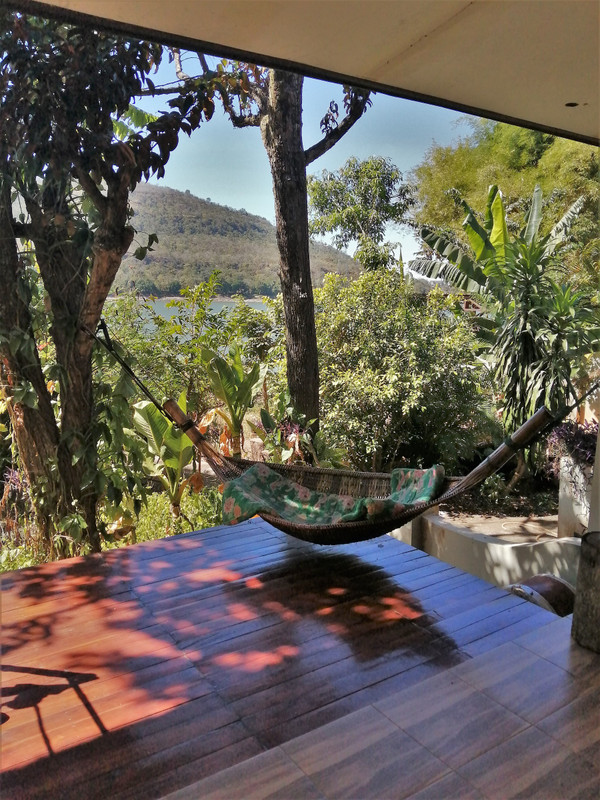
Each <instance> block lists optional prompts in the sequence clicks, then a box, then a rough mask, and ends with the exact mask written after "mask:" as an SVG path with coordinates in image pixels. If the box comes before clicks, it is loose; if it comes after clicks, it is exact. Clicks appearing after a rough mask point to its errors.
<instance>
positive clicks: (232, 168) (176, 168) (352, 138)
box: [140, 57, 469, 260]
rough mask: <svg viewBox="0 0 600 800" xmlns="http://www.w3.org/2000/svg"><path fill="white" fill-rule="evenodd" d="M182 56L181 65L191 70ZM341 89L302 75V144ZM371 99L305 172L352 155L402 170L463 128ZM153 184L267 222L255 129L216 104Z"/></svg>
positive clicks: (269, 204) (434, 113)
mask: <svg viewBox="0 0 600 800" xmlns="http://www.w3.org/2000/svg"><path fill="white" fill-rule="evenodd" d="M190 58H191V57H188V61H187V64H184V68H186V69H187V70H188V71H189V72H192V71H194V72H195V71H196V70H195V67H194V63H193V61H190ZM171 74H174V73H172V67H170V68H169V67H161V69H160V71H159V73H158V75H157V76H152V77H153V80H155V82H156V84H157V85H158V84H160V83H162V82H163V81H167V80H168V79H169V77H170V75H171ZM342 97H343V93H342V89H341V87H340V86H338V85H336V84H331V83H327V82H325V81H317V80H314V79H309V78H307V79H306V80H305V82H304V95H303V139H304V146H305V147H309V146H310V145H311V144H313V143H314V142H316V141H318V140H319V139H320V138H321V134H320V130H319V122H320V120H321V118H322V117H323V115H324V114H325V112H326V110H327V108H328V106H329V102H330V101H331V100H335V101H336V102H337V103H338V105H339V107H340V109H342V108H343V105H342ZM372 99H373V105H372V106H371V108H369V109H368V111H367V113H366V114H365V115H364V116H363V118H362V119H360V120H359V121H358V122H357V123H356V125H355V126H354V127H353V128H352V130H350V131H349V133H348V134H347V135H346V136H345V137H344V138H343V139H342V140H341V141H340V142H338V144H336V145H335V147H333V149H332V150H330V151H329V152H328V153H326V154H325V155H324V156H322V157H321V158H319V159H318V160H317V161H315V162H313V163H312V164H311V165H310V167H309V173H310V174H318V173H320V172H321V171H322V170H324V169H327V170H329V171H333V170H337V169H339V168H340V167H341V166H342V165H343V164H344V162H345V161H346V160H347V159H348V158H350V156H355V157H357V158H359V159H364V158H367V157H368V156H372V155H376V156H386V157H388V158H390V159H391V160H392V161H393V162H394V163H395V164H396V166H398V167H399V169H400V170H401V172H402V173H404V174H406V173H408V172H409V171H410V170H411V169H413V168H414V167H415V166H417V165H418V164H419V163H421V162H422V161H423V159H424V157H425V154H426V152H427V150H428V149H429V148H430V147H431V145H432V144H434V143H437V144H440V145H448V144H451V143H453V142H456V141H458V139H460V138H461V137H464V136H466V135H467V134H468V133H469V126H468V124H467V122H466V118H465V116H464V115H462V114H459V113H457V112H454V111H450V110H448V109H444V108H437V107H435V106H429V105H426V104H424V103H416V102H414V101H409V100H402V99H399V98H396V97H389V96H387V95H383V94H376V95H374V96H373V98H372ZM140 106H142V107H143V108H145V109H146V110H148V111H158V110H166V102H165V100H164V99H161V98H158V99H157V100H156V101H150V100H149V99H145V100H144V101H143V102H140ZM157 183H159V184H161V185H163V186H169V187H171V188H173V189H179V190H180V191H186V190H189V191H190V192H191V193H192V194H194V195H196V196H197V197H201V198H206V199H208V198H209V199H210V200H212V201H213V202H215V203H220V204H221V205H226V206H230V207H232V208H243V209H245V210H246V211H248V212H250V213H252V214H258V215H259V216H261V217H265V218H266V219H268V220H269V221H270V222H274V209H273V194H272V189H271V173H270V170H269V163H268V160H267V157H266V154H265V151H264V148H263V145H262V142H261V137H260V131H259V130H258V128H246V129H243V130H239V129H234V128H233V126H232V125H231V123H230V122H229V120H228V118H227V117H226V116H225V115H224V113H223V111H222V110H221V109H219V107H218V106H217V108H216V110H215V114H214V116H213V118H212V119H211V120H210V122H208V123H205V124H203V125H202V127H201V128H200V129H199V130H198V131H196V132H195V133H194V134H193V135H192V136H191V137H190V138H189V139H188V137H187V136H183V137H182V139H181V140H180V143H179V145H178V147H177V149H176V150H175V151H174V152H173V154H172V155H171V159H170V161H169V163H168V165H167V168H166V175H165V178H164V179H162V181H157ZM389 238H390V241H394V242H395V241H398V242H401V244H402V253H403V258H404V259H405V260H406V259H407V258H410V257H411V256H412V255H413V254H414V252H416V250H417V249H418V243H417V241H416V240H415V239H414V237H413V236H412V234H410V233H409V232H408V231H403V230H398V229H397V230H394V231H390V232H389Z"/></svg>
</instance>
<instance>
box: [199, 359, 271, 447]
mask: <svg viewBox="0 0 600 800" xmlns="http://www.w3.org/2000/svg"><path fill="white" fill-rule="evenodd" d="M202 360H203V361H204V363H205V364H206V372H207V375H208V379H209V381H210V385H211V388H212V390H213V392H214V394H215V396H216V397H217V399H218V400H221V401H222V402H223V403H224V404H225V408H223V407H219V408H215V409H214V412H215V413H216V414H218V415H219V416H220V417H221V419H222V420H223V422H224V423H225V425H226V426H227V429H228V431H229V434H230V437H231V453H232V455H233V457H234V458H239V457H240V456H241V451H242V424H243V422H244V417H245V416H246V412H247V411H248V409H250V408H252V401H253V398H254V393H255V391H256V387H257V385H258V384H259V383H261V382H262V380H263V374H262V372H261V368H260V365H259V364H254V365H253V366H252V368H251V369H250V371H249V372H248V373H246V372H245V371H244V365H243V363H242V350H241V348H240V346H239V345H238V344H234V345H232V346H231V347H230V348H229V351H228V358H227V359H225V358H223V356H221V355H219V354H218V353H215V352H214V351H213V350H210V349H208V348H203V349H202ZM209 413H210V412H209Z"/></svg>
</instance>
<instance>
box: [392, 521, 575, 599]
mask: <svg viewBox="0 0 600 800" xmlns="http://www.w3.org/2000/svg"><path fill="white" fill-rule="evenodd" d="M391 535H392V536H394V537H395V538H396V539H399V540H400V541H402V542H405V543H406V544H410V545H412V546H413V547H417V548H418V549H419V550H423V551H424V552H426V553H429V555H432V556H435V557H436V558H439V559H440V560H441V561H445V562H446V563H447V564H452V565H453V566H455V567H459V569H462V570H464V571H465V572H469V573H470V574H471V575H476V576H477V577H478V578H483V580H486V581H488V582H489V583H493V584H495V585H496V586H500V587H505V586H508V585H509V584H512V583H520V582H521V581H523V580H525V579H527V578H531V577H532V576H534V575H540V574H542V573H549V574H551V575H556V576H557V577H558V578H562V579H563V580H565V581H567V582H568V583H570V584H571V585H572V586H575V584H576V582H577V570H578V568H579V551H580V541H581V540H580V539H577V538H574V537H568V538H563V539H558V538H557V539H553V540H551V541H548V540H546V541H543V542H532V543H518V544H511V543H510V542H507V541H502V540H500V539H498V538H496V537H494V536H489V535H487V534H485V533H476V532H474V531H472V530H468V529H466V528H461V527H459V526H458V525H454V524H452V523H451V522H449V521H448V520H447V519H445V518H444V517H440V516H439V514H435V513H433V514H432V513H429V514H425V515H423V516H422V517H420V518H418V519H416V520H413V521H412V522H411V523H409V524H408V525H405V526H404V527H402V528H399V529H398V530H396V531H393V532H392V534H391Z"/></svg>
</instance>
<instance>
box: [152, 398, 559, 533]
mask: <svg viewBox="0 0 600 800" xmlns="http://www.w3.org/2000/svg"><path fill="white" fill-rule="evenodd" d="M162 408H163V410H164V412H165V413H166V414H167V416H168V417H169V418H170V419H171V420H172V421H173V422H174V423H175V424H176V425H177V426H178V427H179V428H180V429H181V430H182V431H183V432H184V433H185V434H186V435H187V436H188V438H189V439H190V440H191V441H192V443H193V444H194V445H195V446H196V447H197V449H198V451H199V453H200V455H201V456H204V458H206V460H207V461H208V463H209V464H210V466H211V468H212V469H213V471H214V472H215V474H216V475H217V477H218V478H219V479H220V480H221V481H223V482H224V483H226V484H229V483H230V482H233V484H235V483H236V481H237V480H238V479H240V478H241V476H244V475H245V473H247V472H248V470H251V469H252V468H255V471H256V467H257V465H260V470H261V471H263V472H264V470H267V471H268V472H269V473H272V474H273V476H275V479H279V480H280V481H281V479H283V483H282V484H280V485H276V486H275V491H276V492H277V493H278V494H280V495H281V494H283V493H285V492H286V491H287V492H292V493H293V494H295V496H296V497H298V496H299V497H300V499H302V494H303V493H302V492H301V491H300V492H298V489H297V488H295V487H302V488H303V489H305V490H306V492H305V500H306V511H309V510H311V509H314V504H315V497H319V498H320V497H323V496H324V497H326V498H331V497H332V496H335V497H337V498H338V499H339V498H353V499H354V500H358V501H360V500H364V501H365V502H364V503H363V506H364V507H365V516H362V517H360V518H358V519H343V518H339V517H338V514H337V512H334V514H333V515H332V519H331V521H330V522H326V521H323V518H321V519H319V520H318V521H316V522H315V521H306V520H303V519H300V517H301V516H309V517H310V516H311V514H310V513H303V512H302V510H301V511H300V512H299V513H298V514H297V515H296V516H297V517H298V518H297V519H293V516H294V514H291V513H290V514H285V513H284V514H283V515H282V514H277V513H273V510H272V508H267V506H271V505H272V504H271V503H269V502H267V500H265V508H260V507H259V508H257V509H256V510H257V512H258V514H259V515H260V516H261V517H262V519H264V520H265V521H266V522H269V523H270V524H271V525H273V526H274V527H276V528H278V529H279V530H281V531H283V532H284V533H288V534H290V535H291V536H295V537H296V538H297V539H302V540H304V541H306V542H311V543H313V544H320V545H334V544H350V543H352V542H360V541H364V540H366V539H373V538H375V537H377V536H382V535H383V534H385V533H389V532H390V531H393V530H395V529H396V528H399V527H401V526H402V525H404V524H406V523H407V522H409V521H410V520H411V519H414V518H415V517H418V516H419V515H420V514H422V513H423V512H424V511H426V510H427V509H428V508H432V507H433V506H436V505H439V504H440V503H446V502H448V501H450V500H452V499H453V498H455V497H458V496H459V495H461V494H463V493H464V492H466V491H468V490H469V489H472V488H474V487H475V486H477V485H478V484H479V483H481V482H482V481H484V480H485V479H486V478H488V477H489V476H490V475H492V474H493V473H494V472H496V471H497V470H499V469H500V468H501V467H502V466H503V465H504V464H506V462H507V461H509V460H510V459H511V458H512V457H513V456H514V455H515V453H516V452H517V451H518V450H520V449H521V448H523V447H525V446H527V444H529V443H530V442H531V441H532V440H533V439H534V438H535V437H536V436H537V435H538V434H539V433H540V432H541V431H542V430H543V429H544V428H545V427H546V426H548V425H549V424H550V423H553V422H555V419H554V418H553V417H552V415H551V414H550V412H549V411H548V410H547V409H546V408H544V407H542V408H540V409H539V410H538V411H536V413H535V414H534V415H533V416H532V417H531V418H530V419H529V420H527V422H525V423H524V424H523V425H522V426H521V427H520V428H519V429H518V430H517V431H516V432H515V433H514V434H513V435H512V436H509V437H508V438H507V439H505V441H504V442H503V443H502V444H501V445H500V447H498V448H497V449H496V450H494V452H493V453H492V454H491V455H490V456H488V457H487V458H486V459H485V460H484V461H482V463H481V464H479V465H478V466H477V467H475V469H473V470H472V471H471V472H469V474H468V475H466V476H464V477H463V478H445V477H444V476H443V473H442V474H440V471H439V469H438V472H437V475H431V474H430V476H428V477H424V475H423V473H424V472H425V471H423V470H415V471H412V472H413V473H416V474H414V475H413V476H411V477H412V478H416V480H417V482H418V481H420V480H421V481H422V480H425V482H426V483H428V482H429V477H431V478H432V483H433V484H434V490H433V493H432V494H433V496H431V497H427V499H420V495H419V487H415V486H414V484H412V485H411V486H410V487H408V488H410V489H411V490H414V491H415V498H414V499H412V498H409V501H408V502H402V501H401V499H400V500H397V499H396V498H394V494H395V493H396V492H397V491H398V485H397V483H398V479H399V476H398V475H397V474H396V475H395V474H394V473H392V474H391V475H390V474H387V473H372V472H347V471H345V470H337V469H321V468H317V467H311V466H307V465H305V464H268V465H267V464H262V462H256V461H250V460H247V459H234V458H229V457H226V456H223V455H222V454H221V453H219V452H218V451H217V450H215V448H213V447H212V446H211V445H210V443H209V442H208V441H207V440H206V438H205V437H204V435H203V434H201V433H200V431H199V430H198V428H196V426H195V424H194V421H193V420H192V419H191V417H189V416H188V415H187V414H185V413H184V412H183V411H182V410H181V408H180V407H179V406H178V405H177V403H176V402H175V401H174V400H167V401H166V402H165V403H164V405H163V406H162ZM265 477H266V478H267V482H268V480H269V479H268V476H267V475H266V474H265ZM393 481H395V483H396V485H394V484H393ZM400 488H401V489H402V488H407V487H406V486H403V487H400ZM426 488H429V487H426ZM400 494H402V493H400ZM230 496H233V495H231V494H230ZM405 497H406V493H405ZM378 500H379V501H386V502H385V505H384V507H383V508H382V507H381V506H379V507H378V506H377V504H376V503H375V502H373V503H372V505H374V506H375V513H369V511H370V510H369V509H368V508H366V507H367V506H368V505H369V504H370V503H369V501H378ZM294 508H295V509H296V510H298V508H299V506H298V504H297V503H296V504H295V506H294ZM234 517H236V515H234ZM236 519H237V517H236ZM237 521H239V519H238V520H237Z"/></svg>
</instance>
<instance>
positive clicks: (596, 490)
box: [588, 427, 600, 531]
mask: <svg viewBox="0 0 600 800" xmlns="http://www.w3.org/2000/svg"><path fill="white" fill-rule="evenodd" d="M588 531H600V427H599V428H598V439H597V441H596V459H595V461H594V472H593V474H592V491H591V494H590V519H589V522H588Z"/></svg>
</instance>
